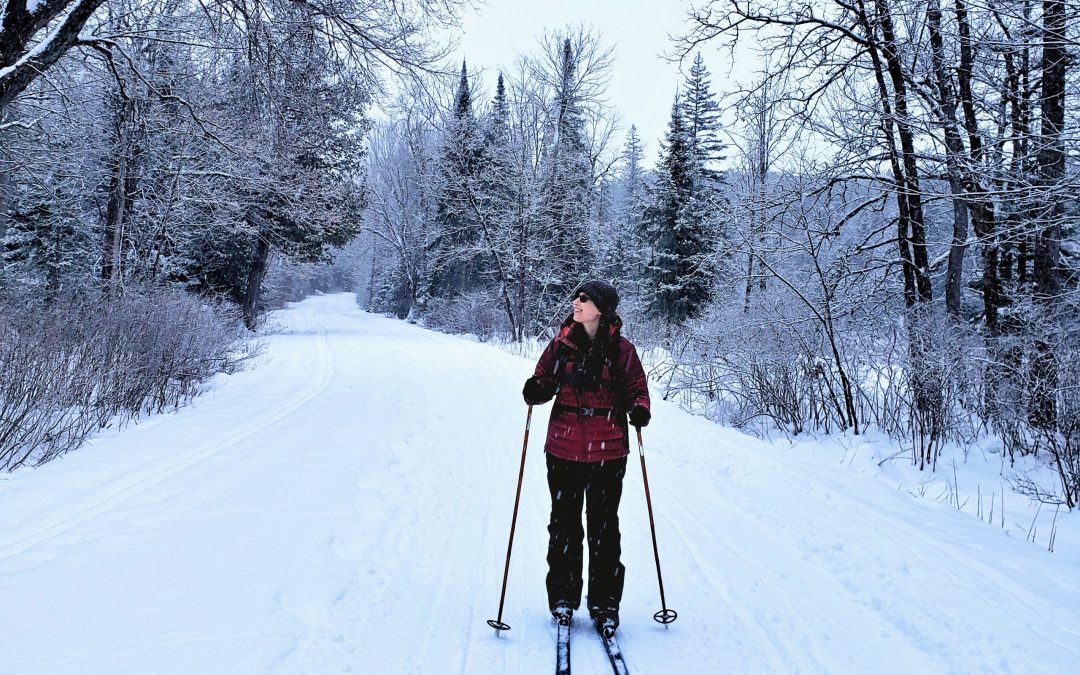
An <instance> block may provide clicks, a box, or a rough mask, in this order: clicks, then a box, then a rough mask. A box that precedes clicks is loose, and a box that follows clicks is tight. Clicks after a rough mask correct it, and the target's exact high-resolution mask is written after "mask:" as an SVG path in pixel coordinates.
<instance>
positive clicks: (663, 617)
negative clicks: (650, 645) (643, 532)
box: [635, 427, 679, 626]
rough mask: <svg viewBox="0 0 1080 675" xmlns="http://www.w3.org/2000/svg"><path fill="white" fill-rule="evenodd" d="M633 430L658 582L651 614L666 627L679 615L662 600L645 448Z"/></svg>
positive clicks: (662, 585) (661, 583)
mask: <svg viewBox="0 0 1080 675" xmlns="http://www.w3.org/2000/svg"><path fill="white" fill-rule="evenodd" d="M635 428H636V429H637V447H638V457H640V458H641V478H642V479H643V480H644V481H645V506H646V507H647V508H648V509H649V531H651V532H652V548H653V556H654V557H655V558H656V580H657V581H658V582H660V608H661V609H660V611H659V612H657V613H656V614H653V619H655V620H656V621H658V622H660V623H662V624H665V626H666V624H669V623H671V622H672V621H674V620H675V619H677V618H679V614H678V612H676V611H675V610H673V609H668V606H667V601H666V600H665V599H664V577H663V576H662V575H661V574H660V550H659V549H658V548H657V546H656V523H655V521H654V520H653V513H652V497H651V496H650V495H649V474H648V473H647V472H646V471H645V446H644V444H642V442H641V427H635Z"/></svg>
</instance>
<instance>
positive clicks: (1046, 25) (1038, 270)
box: [1028, 0, 1068, 429]
mask: <svg viewBox="0 0 1080 675" xmlns="http://www.w3.org/2000/svg"><path fill="white" fill-rule="evenodd" d="M1042 38H1043V44H1042V52H1043V58H1042V101H1041V103H1042V119H1041V128H1040V130H1039V155H1038V165H1039V180H1038V185H1037V188H1038V192H1037V202H1038V203H1039V204H1041V205H1042V207H1041V208H1040V209H1039V211H1038V215H1039V218H1038V220H1037V221H1036V222H1035V227H1036V228H1037V230H1036V233H1035V242H1034V243H1035V246H1034V250H1033V263H1034V269H1033V271H1034V276H1035V296H1034V297H1035V302H1036V303H1037V304H1038V305H1040V306H1041V307H1042V309H1043V316H1044V317H1045V318H1046V319H1047V322H1048V323H1051V321H1050V319H1051V318H1052V317H1053V316H1054V315H1055V312H1056V305H1057V303H1058V302H1060V298H1059V297H1058V296H1059V293H1060V292H1061V278H1060V277H1061V269H1060V258H1061V248H1060V247H1061V216H1062V207H1061V189H1062V188H1061V187H1060V186H1059V185H1058V182H1059V181H1060V180H1061V179H1062V178H1063V177H1064V175H1065V144H1064V141H1063V139H1062V130H1063V129H1064V127H1065V85H1066V82H1065V75H1066V59H1067V58H1068V52H1067V50H1066V42H1065V40H1066V35H1065V2H1064V0H1043V31H1042ZM1047 337H1048V336H1045V335H1040V337H1039V339H1038V340H1036V343H1035V355H1034V358H1033V360H1032V364H1031V375H1032V385H1033V386H1032V389H1031V392H1032V396H1031V409H1030V410H1029V411H1028V416H1029V418H1030V419H1031V421H1032V423H1033V424H1035V425H1036V426H1038V427H1041V428H1045V429H1050V428H1053V427H1054V426H1055V425H1056V423H1057V401H1056V395H1057V389H1058V364H1057V355H1056V354H1055V353H1054V349H1053V345H1052V344H1050V341H1049V340H1048V339H1047Z"/></svg>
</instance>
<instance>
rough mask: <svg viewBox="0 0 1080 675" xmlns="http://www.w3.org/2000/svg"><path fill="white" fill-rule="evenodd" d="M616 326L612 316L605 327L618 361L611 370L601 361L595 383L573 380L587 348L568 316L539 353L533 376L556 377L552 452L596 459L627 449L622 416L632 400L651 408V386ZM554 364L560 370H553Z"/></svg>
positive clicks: (547, 447)
mask: <svg viewBox="0 0 1080 675" xmlns="http://www.w3.org/2000/svg"><path fill="white" fill-rule="evenodd" d="M620 328H622V321H620V320H619V319H618V317H616V318H615V319H614V321H613V322H612V325H611V327H610V329H609V330H610V337H611V341H612V343H617V344H618V360H617V362H616V363H613V364H611V365H612V367H611V368H610V369H609V368H608V366H606V365H605V366H604V368H603V371H602V373H601V377H600V381H599V386H597V387H595V388H584V389H583V388H582V387H579V386H578V385H577V383H576V382H575V377H574V374H575V369H576V368H578V366H579V365H580V364H581V363H582V362H583V360H584V358H585V352H584V351H583V350H582V348H581V347H579V346H578V344H577V343H576V342H575V341H574V339H572V337H571V331H581V334H577V335H574V336H573V337H576V338H578V341H579V342H583V341H584V339H583V333H584V330H585V329H584V328H583V327H582V326H581V325H580V324H578V323H576V322H574V320H573V319H572V318H570V319H567V321H566V322H565V323H563V325H562V328H561V329H560V330H559V334H558V335H556V336H555V337H554V338H553V339H552V340H551V344H549V345H548V346H547V348H546V349H545V350H544V353H543V354H541V356H540V360H539V361H538V362H537V364H536V371H535V372H534V375H537V376H544V375H555V376H556V379H557V380H558V382H559V393H558V395H557V396H556V397H555V408H554V409H553V410H552V412H551V421H550V422H549V423H548V433H547V443H546V444H545V446H544V449H545V450H546V451H547V452H550V453H551V454H552V455H555V456H556V457H559V458H561V459H568V460H571V461H576V462H599V461H602V460H608V459H618V458H619V457H625V456H626V455H627V454H629V452H630V443H629V438H628V436H629V434H628V429H627V421H626V415H627V413H628V412H629V411H630V410H631V409H632V408H633V407H634V406H636V405H640V406H644V407H645V408H646V409H648V408H649V406H650V403H649V387H648V382H647V381H646V378H645V370H644V369H643V368H642V367H641V360H640V359H639V358H638V355H637V350H636V349H634V345H632V344H630V341H629V340H627V339H626V338H624V337H622V335H621V334H620V332H619V331H620ZM556 365H558V366H559V370H560V372H559V373H556V372H555V368H556ZM611 370H616V372H611ZM559 406H570V407H572V408H579V409H580V408H594V409H601V410H608V411H610V412H609V413H606V414H600V415H593V416H589V415H581V414H578V413H575V412H573V411H568V410H561V409H560V407H559Z"/></svg>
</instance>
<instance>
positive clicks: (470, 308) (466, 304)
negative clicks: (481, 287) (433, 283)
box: [426, 291, 510, 342]
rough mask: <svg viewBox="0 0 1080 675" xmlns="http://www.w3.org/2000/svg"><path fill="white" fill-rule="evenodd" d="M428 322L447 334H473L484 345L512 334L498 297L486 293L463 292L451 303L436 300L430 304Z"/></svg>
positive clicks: (449, 300) (432, 326)
mask: <svg viewBox="0 0 1080 675" xmlns="http://www.w3.org/2000/svg"><path fill="white" fill-rule="evenodd" d="M426 323H427V325H428V327H430V328H434V329H436V330H440V331H443V332H446V333H470V334H472V335H475V336H477V337H478V338H480V340H481V341H483V342H486V341H488V340H491V339H492V338H494V337H496V336H497V335H507V334H509V332H510V327H509V325H507V321H506V313H505V312H504V311H503V308H502V306H501V305H500V303H499V301H498V298H497V297H494V296H493V295H492V294H491V293H490V292H487V291H473V292H470V293H463V294H461V295H459V296H457V297H454V298H451V299H448V300H444V299H441V298H433V299H432V300H430V301H429V303H428V311H427V314H426Z"/></svg>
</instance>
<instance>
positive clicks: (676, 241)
mask: <svg viewBox="0 0 1080 675" xmlns="http://www.w3.org/2000/svg"><path fill="white" fill-rule="evenodd" d="M694 160H695V155H694V147H693V143H692V140H691V136H690V132H689V129H688V127H687V125H686V120H685V119H684V117H683V111H682V106H681V105H680V103H679V101H678V99H676V100H675V103H674V104H673V105H672V107H671V121H670V122H669V124H668V131H667V134H666V136H665V142H664V146H663V155H662V157H661V160H660V167H659V171H658V173H659V176H658V181H657V187H656V197H655V202H654V203H653V205H652V206H651V207H650V209H649V211H648V213H647V215H646V217H647V220H648V223H647V227H648V230H649V232H650V235H651V238H652V240H653V258H652V261H651V263H650V265H649V268H648V277H649V281H650V282H651V288H652V289H653V294H652V297H651V298H648V299H647V309H648V310H649V313H650V314H652V315H653V316H657V317H660V318H662V319H663V320H664V321H666V322H667V323H668V324H679V323H682V322H684V321H686V320H687V319H692V318H694V317H696V316H698V315H699V314H700V313H701V312H702V310H703V309H704V307H705V305H706V304H707V303H708V302H709V300H710V299H711V294H710V288H709V286H710V280H711V274H710V272H709V269H710V266H709V262H710V257H711V250H712V249H711V246H710V242H709V238H708V235H707V232H706V230H705V227H704V222H703V221H704V219H703V217H702V213H701V204H700V202H699V200H698V199H697V197H696V194H695V179H696V178H697V171H696V168H695V161H694Z"/></svg>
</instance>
